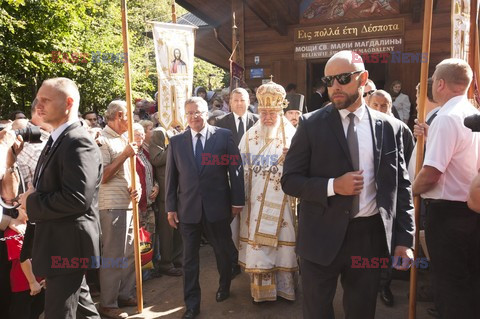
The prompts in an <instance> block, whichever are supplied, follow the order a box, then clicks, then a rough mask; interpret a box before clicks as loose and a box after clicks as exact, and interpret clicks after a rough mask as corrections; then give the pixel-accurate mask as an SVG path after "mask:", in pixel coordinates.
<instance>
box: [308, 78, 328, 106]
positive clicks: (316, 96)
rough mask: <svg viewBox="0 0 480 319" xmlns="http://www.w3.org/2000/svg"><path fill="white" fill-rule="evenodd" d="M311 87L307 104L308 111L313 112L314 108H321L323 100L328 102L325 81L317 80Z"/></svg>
mask: <svg viewBox="0 0 480 319" xmlns="http://www.w3.org/2000/svg"><path fill="white" fill-rule="evenodd" d="M313 89H314V90H315V92H313V94H312V96H311V97H310V104H309V105H308V112H313V111H315V110H318V109H321V108H322V107H323V105H324V104H325V102H328V96H327V89H326V87H325V83H323V82H322V81H318V82H317V83H316V84H315V85H314V87H313Z"/></svg>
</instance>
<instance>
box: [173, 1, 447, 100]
mask: <svg viewBox="0 0 480 319" xmlns="http://www.w3.org/2000/svg"><path fill="white" fill-rule="evenodd" d="M177 3H178V4H179V5H181V6H182V7H184V8H185V9H187V10H188V11H190V12H192V13H193V14H195V15H196V16H198V17H199V18H201V19H202V20H203V21H205V22H206V23H207V24H208V25H207V26H202V27H200V28H199V30H198V31H197V36H196V44H195V45H196V47H195V51H196V52H195V55H196V56H197V57H199V58H202V59H204V60H206V61H209V62H211V63H213V64H215V65H218V66H220V67H222V68H225V69H228V68H229V62H228V58H229V57H230V55H231V50H232V47H233V46H232V44H233V43H236V42H237V41H238V46H237V50H236V52H235V54H236V61H237V62H238V63H239V64H240V65H242V66H243V67H244V68H245V73H244V75H245V82H246V84H247V85H248V86H249V87H251V88H253V87H257V86H259V85H261V84H262V79H268V78H269V76H270V75H273V79H274V81H275V82H277V83H279V84H281V85H283V86H286V85H287V84H288V83H295V84H297V87H298V88H297V92H298V93H303V94H305V96H306V98H307V105H308V99H309V96H310V95H311V93H312V86H313V85H314V83H315V82H316V81H318V80H319V79H320V78H321V77H322V76H323V68H324V66H325V63H326V61H327V60H328V57H329V56H331V55H332V54H334V53H335V52H336V51H340V50H341V49H342V48H345V49H351V50H354V51H357V52H361V53H362V52H363V53H365V54H367V53H368V54H370V53H371V55H370V56H367V60H368V59H370V61H366V62H371V63H366V68H367V70H368V71H369V73H370V78H371V79H372V80H373V81H374V82H375V83H376V84H377V86H378V87H380V88H382V87H384V88H387V86H389V84H390V83H391V82H392V81H394V80H400V81H402V82H403V90H402V91H403V92H405V93H406V94H408V95H409V96H410V100H411V101H412V104H414V103H415V86H416V85H417V83H418V82H419V80H420V63H421V61H422V60H424V57H423V56H422V53H421V49H422V32H423V7H424V1H423V0H271V1H265V0H208V1H206V0H177ZM451 11H452V3H451V1H446V0H441V1H439V0H437V1H435V2H434V10H433V26H432V29H433V32H432V41H431V53H430V75H431V74H433V70H434V67H435V65H436V64H437V63H438V62H440V61H441V60H443V59H445V58H448V57H450V55H451V42H452V40H451ZM233 13H234V14H233ZM233 15H235V27H236V40H235V39H232V20H233V19H232V17H233ZM363 53H362V54H363ZM378 53H379V55H377V54H378ZM383 53H388V55H387V56H388V59H386V60H384V61H383V62H386V63H382V61H381V60H380V61H376V60H375V59H376V58H375V56H377V58H378V57H380V58H382V57H385V55H384V54H383Z"/></svg>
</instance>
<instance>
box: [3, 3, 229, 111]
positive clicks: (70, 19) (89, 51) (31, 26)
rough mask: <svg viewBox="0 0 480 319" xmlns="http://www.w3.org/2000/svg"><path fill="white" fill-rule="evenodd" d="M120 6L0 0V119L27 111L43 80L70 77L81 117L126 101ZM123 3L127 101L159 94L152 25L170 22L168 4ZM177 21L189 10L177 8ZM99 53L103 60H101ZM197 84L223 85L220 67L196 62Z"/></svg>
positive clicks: (112, 4)
mask: <svg viewBox="0 0 480 319" xmlns="http://www.w3.org/2000/svg"><path fill="white" fill-rule="evenodd" d="M120 3H121V1H120V0H114V1H112V0H56V1H50V0H0V82H1V83H2V85H0V113H1V117H2V118H5V116H6V115H7V114H8V113H9V112H11V111H13V110H17V109H18V110H23V111H27V110H28V109H29V107H30V105H31V102H32V101H33V99H34V98H35V94H36V91H37V90H38V88H39V86H40V85H41V83H42V81H43V80H45V79H47V78H50V77H56V76H63V77H69V78H71V79H73V80H74V81H75V82H76V83H77V84H78V86H79V89H80V94H81V101H80V110H81V111H85V110H90V109H94V110H97V111H101V110H103V109H105V108H106V105H108V103H109V102H110V101H111V100H113V99H115V98H122V99H124V98H125V79H124V63H123V62H122V59H121V58H122V52H123V44H122V24H121V8H120ZM127 4H128V23H129V42H130V43H129V44H130V74H131V78H132V97H133V98H148V99H152V98H153V95H154V94H155V92H156V90H157V75H156V66H155V58H154V50H153V41H152V39H151V38H148V37H147V36H146V32H148V31H150V30H151V26H150V24H149V23H148V21H150V20H156V21H163V22H168V21H170V20H171V13H170V12H171V7H170V1H158V0H131V1H128V2H127ZM177 8H178V9H177V14H179V15H181V14H183V13H185V12H186V11H185V10H183V9H182V8H180V7H178V6H177ZM99 54H100V55H99ZM196 62H197V63H196V65H195V72H196V73H195V85H204V86H206V87H207V84H208V74H218V76H216V77H212V80H213V81H212V86H213V87H216V86H217V85H218V86H221V84H220V83H218V82H217V80H216V79H217V77H218V78H221V74H222V72H223V71H222V72H220V71H219V70H218V68H215V67H213V66H212V65H210V64H208V63H206V62H204V61H201V60H196Z"/></svg>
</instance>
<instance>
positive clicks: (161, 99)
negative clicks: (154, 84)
mask: <svg viewBox="0 0 480 319" xmlns="http://www.w3.org/2000/svg"><path fill="white" fill-rule="evenodd" d="M196 28H197V27H194V26H188V25H182V24H172V23H161V22H153V41H154V44H155V60H156V63H157V74H158V119H159V122H160V124H161V125H162V126H163V127H164V128H166V129H169V128H171V127H176V126H180V127H181V128H182V129H183V128H185V126H186V122H185V110H184V103H185V101H186V99H187V98H189V97H190V96H191V95H192V86H193V51H194V47H195V33H194V31H195V29H196Z"/></svg>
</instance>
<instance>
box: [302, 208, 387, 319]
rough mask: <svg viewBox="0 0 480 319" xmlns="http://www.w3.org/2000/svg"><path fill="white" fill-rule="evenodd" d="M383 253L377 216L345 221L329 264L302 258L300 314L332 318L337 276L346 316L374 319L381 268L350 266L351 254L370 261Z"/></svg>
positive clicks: (317, 318) (313, 318)
mask: <svg viewBox="0 0 480 319" xmlns="http://www.w3.org/2000/svg"><path fill="white" fill-rule="evenodd" d="M318 244H319V245H321V244H322V243H318ZM323 244H324V245H325V244H326V243H323ZM386 254H387V248H386V239H385V230H384V226H383V222H382V219H381V217H380V215H379V214H376V215H374V216H371V217H358V218H354V219H352V220H351V221H350V222H349V224H348V228H347V232H346V234H345V239H344V240H343V243H342V246H341V248H340V251H339V252H338V254H337V256H336V257H335V259H334V260H333V261H332V263H331V264H330V265H328V266H322V265H320V264H317V263H314V262H312V261H309V260H307V259H304V258H302V259H301V262H300V270H301V275H302V287H303V296H304V300H303V317H304V318H305V319H333V318H335V315H334V311H333V299H334V297H335V291H336V288H337V281H338V276H339V275H340V276H341V277H340V278H341V279H340V281H341V284H342V287H343V290H344V293H343V309H344V311H345V318H346V319H356V318H358V319H369V318H372V319H373V318H374V317H375V308H376V303H377V292H378V285H379V282H380V269H381V268H379V267H375V268H352V266H353V265H354V264H353V261H352V256H360V257H363V258H368V259H369V260H372V259H371V258H373V257H377V258H382V257H386ZM360 264H362V262H360Z"/></svg>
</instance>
